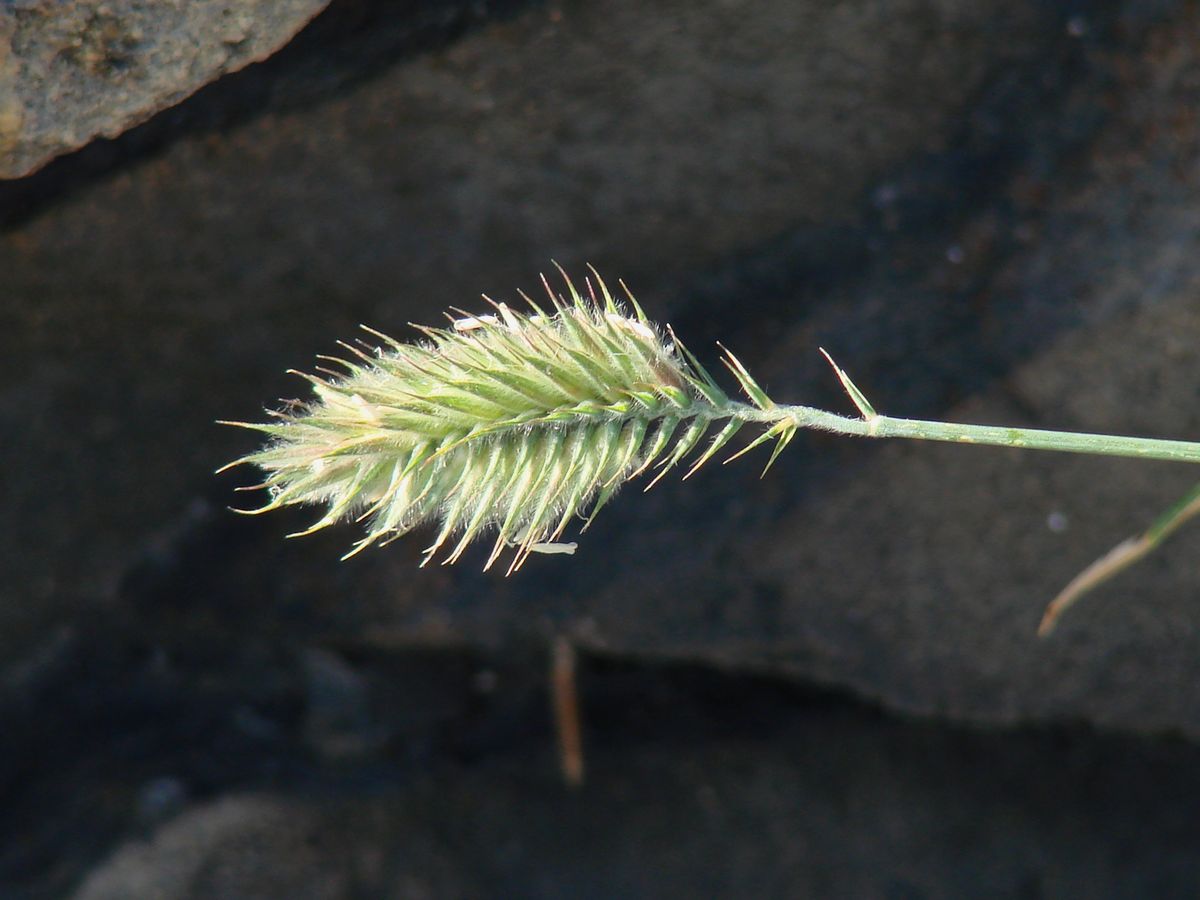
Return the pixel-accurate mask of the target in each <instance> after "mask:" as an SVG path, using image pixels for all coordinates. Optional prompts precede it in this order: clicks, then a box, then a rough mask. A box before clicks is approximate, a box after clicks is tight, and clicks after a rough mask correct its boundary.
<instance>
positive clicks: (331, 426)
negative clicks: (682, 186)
mask: <svg viewBox="0 0 1200 900" xmlns="http://www.w3.org/2000/svg"><path fill="white" fill-rule="evenodd" d="M593 276H594V278H595V288H593V287H592V285H591V283H590V282H589V284H588V287H587V295H586V297H585V296H584V295H581V294H580V293H579V292H578V291H577V290H576V289H575V287H574V285H572V284H571V282H570V280H569V279H567V281H566V285H567V289H568V294H569V297H568V298H562V297H560V296H558V295H557V294H555V292H554V291H553V290H552V289H551V288H550V287H549V285H548V284H547V286H546V290H547V293H548V294H549V300H550V305H551V309H550V310H549V311H547V310H543V309H541V308H539V307H538V306H537V305H536V304H534V303H533V301H531V300H528V298H525V299H526V301H527V302H528V303H529V306H530V312H528V313H522V312H517V311H515V310H513V309H510V308H509V307H508V306H506V305H505V304H497V303H492V307H493V310H492V312H491V313H489V314H488V315H477V316H472V315H468V314H466V313H462V318H458V319H452V320H451V325H450V327H448V328H420V329H419V330H420V331H421V332H422V334H423V335H424V337H425V338H426V340H425V341H424V342H422V343H414V344H406V343H400V342H397V341H395V340H392V339H391V338H388V337H386V336H385V335H382V334H379V333H377V332H370V333H371V334H372V335H373V336H374V337H375V338H377V339H378V340H380V341H382V343H383V346H382V347H381V348H379V349H376V350H373V351H371V352H365V351H363V350H360V349H358V348H355V347H352V346H350V345H347V344H343V345H342V346H343V347H345V348H346V349H347V350H348V351H349V354H350V357H349V358H348V359H336V360H333V361H334V362H336V363H337V364H338V365H340V366H341V367H342V368H343V369H344V370H345V371H344V372H332V371H328V370H322V371H323V375H324V377H318V376H315V375H305V374H302V373H296V374H301V375H302V377H304V378H306V379H307V380H308V381H309V382H310V383H311V384H312V387H313V391H314V393H315V394H316V398H315V399H314V400H312V401H310V402H308V403H306V404H300V403H295V404H293V405H292V407H291V408H290V409H288V410H287V411H284V412H278V413H272V414H271V415H272V416H273V417H274V421H271V422H267V423H262V424H252V423H242V422H229V423H225V424H231V425H239V426H242V427H245V428H251V429H254V430H256V431H259V432H262V433H264V434H266V435H267V436H268V437H269V439H270V440H269V442H268V443H267V445H266V446H265V447H264V448H263V449H261V450H259V451H257V452H255V453H251V454H249V455H248V456H245V457H243V458H241V459H239V460H237V461H236V462H234V463H231V464H230V465H238V464H241V463H251V464H253V465H256V466H258V467H259V468H261V469H262V470H263V472H264V473H265V475H266V478H265V481H264V484H263V486H264V487H266V488H267V489H268V491H269V494H270V499H269V501H268V502H267V503H266V505H264V506H263V507H261V508H259V509H257V510H252V511H251V512H253V513H261V512H266V511H268V510H272V509H277V508H279V507H283V506H291V505H296V504H313V505H319V506H324V507H326V511H325V514H324V515H323V516H321V517H320V519H318V520H317V521H316V522H315V523H314V524H313V525H312V526H311V527H310V528H308V529H306V530H305V531H303V532H301V534H309V533H311V532H313V531H316V530H318V529H320V528H324V527H325V526H327V525H330V524H332V523H333V522H336V521H338V520H340V519H345V518H356V519H358V520H359V521H362V522H364V523H365V528H366V535H365V536H364V537H363V538H362V539H361V540H360V541H358V543H357V544H355V545H354V548H353V549H352V550H351V551H350V553H349V554H347V556H350V555H353V554H354V553H357V552H359V551H360V550H362V549H364V548H365V547H368V546H370V545H372V544H375V543H378V542H386V541H388V540H391V539H394V538H396V537H398V536H400V535H402V534H405V533H406V532H408V531H410V530H411V529H413V528H414V527H416V526H418V525H420V524H422V523H426V522H436V523H440V527H439V528H438V529H437V533H436V536H435V538H434V540H433V543H432V544H431V545H430V546H429V547H428V548H427V550H426V552H425V559H424V562H423V563H422V565H424V564H425V563H427V562H429V560H430V559H432V558H433V557H434V555H435V554H437V553H438V551H439V550H441V549H442V548H448V550H447V552H446V553H445V558H444V561H445V562H454V561H455V560H456V559H458V558H459V556H460V555H461V554H462V552H463V550H464V549H465V548H466V547H467V546H468V545H469V544H470V543H471V541H472V540H473V539H474V538H476V537H478V536H480V535H481V534H484V533H486V532H494V533H495V543H494V546H493V549H492V552H491V554H490V556H489V558H488V560H487V567H490V566H491V565H492V564H493V563H494V562H495V561H496V559H497V558H498V557H499V555H500V554H501V552H502V551H503V550H504V549H505V548H508V547H511V548H514V551H515V552H514V554H513V558H512V563H511V565H510V567H509V571H510V572H511V571H513V570H514V569H516V568H519V567H520V566H521V565H522V563H523V562H524V560H525V559H526V558H527V557H528V556H529V554H530V553H531V552H535V551H541V552H556V551H557V552H572V551H573V549H574V545H573V544H570V545H566V544H557V543H556V542H557V541H558V539H559V537H560V536H561V535H562V534H563V532H564V531H565V529H566V528H567V526H568V525H569V523H570V521H571V519H572V518H573V517H574V516H575V515H577V514H584V511H585V510H586V509H588V507H589V506H591V510H590V515H594V514H595V512H596V510H598V509H599V507H600V506H602V505H603V504H604V503H606V502H607V501H608V500H609V498H610V497H611V496H612V495H613V493H614V492H615V491H616V490H617V489H618V488H619V487H620V486H621V485H622V484H623V483H624V482H626V481H627V480H628V479H629V478H631V477H632V476H634V475H635V474H638V473H641V472H644V471H646V470H647V469H648V468H650V467H651V466H653V465H655V464H658V465H659V466H660V467H661V472H660V473H659V475H658V477H662V475H663V474H665V473H666V471H668V470H669V469H671V468H673V467H674V466H675V465H676V464H677V463H678V462H680V461H681V460H682V459H683V457H684V456H686V454H687V453H688V452H689V451H690V450H691V449H692V448H694V447H695V446H697V445H698V444H699V442H700V440H701V439H702V438H703V436H704V434H705V433H706V432H707V431H708V430H709V426H710V425H711V424H712V423H713V422H714V421H717V420H720V419H730V416H731V413H732V411H733V408H734V407H735V406H740V404H734V403H733V402H732V401H731V400H730V399H729V398H728V397H727V396H726V395H725V394H724V392H722V391H721V389H720V388H719V387H718V386H717V385H716V383H715V382H714V381H713V379H712V378H711V376H710V375H709V374H708V373H707V372H706V371H704V369H703V368H702V367H701V366H700V364H699V362H697V361H696V360H695V358H694V357H692V356H691V354H689V353H687V351H686V350H684V349H683V347H682V345H681V344H679V342H678V341H677V340H676V339H675V338H674V335H673V334H672V335H670V336H669V338H664V336H663V335H662V334H660V333H659V331H658V330H657V328H656V327H655V326H654V325H653V324H651V323H650V322H648V321H647V319H646V317H645V315H644V314H643V313H642V311H641V309H640V308H639V307H638V306H637V303H636V301H634V299H633V297H632V295H630V296H629V303H630V304H631V306H632V310H633V312H632V314H631V313H630V312H629V310H627V309H626V308H625V307H624V305H623V304H620V303H618V302H617V301H615V300H614V299H613V297H612V296H611V294H610V293H609V291H608V289H607V287H606V286H605V285H604V282H603V281H601V280H600V278H599V276H598V275H596V274H595V272H594V270H593ZM565 277H566V276H565V274H564V278H565ZM543 281H544V279H543ZM597 289H598V291H599V297H597V296H596V290H597ZM626 293H628V292H626ZM485 299H486V298H485ZM488 302H489V303H491V301H488ZM327 359H330V358H327ZM735 374H737V377H738V379H739V381H740V382H741V383H742V385H743V387H746V389H747V390H748V391H750V392H751V397H752V398H753V399H754V401H755V403H756V404H759V405H761V403H762V402H766V403H769V402H770V401H768V400H766V395H765V394H762V392H761V389H759V388H758V386H757V385H756V384H754V382H753V380H752V379H750V378H749V375H748V374H746V373H745V372H744V370H741V369H740V366H739V367H738V369H735ZM760 398H761V399H760ZM741 424H742V423H741V422H740V421H738V420H737V419H730V420H729V422H728V423H727V424H726V425H725V426H724V428H723V429H722V430H721V431H720V432H719V433H718V434H717V435H716V437H715V438H714V439H713V440H712V441H711V443H710V444H709V446H708V447H707V448H706V449H705V451H704V453H703V455H702V456H701V457H700V459H699V461H698V462H697V463H696V464H695V465H694V466H693V467H692V469H691V472H694V471H695V470H696V469H697V468H699V466H700V465H701V464H703V463H704V462H705V461H706V460H707V459H708V458H710V457H711V456H712V455H713V454H714V453H716V452H717V451H718V450H719V449H720V448H721V447H722V446H723V445H724V444H725V443H726V441H728V440H729V439H730V438H731V437H732V436H733V433H734V432H736V431H737V429H738V427H740V425H741ZM691 472H689V473H688V474H691ZM655 480H657V479H655ZM589 522H590V516H589Z"/></svg>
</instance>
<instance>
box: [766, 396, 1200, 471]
mask: <svg viewBox="0 0 1200 900" xmlns="http://www.w3.org/2000/svg"><path fill="white" fill-rule="evenodd" d="M747 412H748V413H749V414H748V415H747V416H746V418H748V419H754V420H758V421H763V422H778V421H781V420H786V419H791V420H792V421H793V422H794V423H795V424H796V426H797V427H798V428H815V429H819V430H821V431H832V432H835V433H837V434H845V435H853V436H858V437H876V438H890V437H893V438H912V439H914V440H923V441H949V442H951V443H956V444H988V445H992V446H997V447H1019V448H1022V449H1028V450H1058V451H1061V452H1064V453H1092V454H1099V455H1102V456H1126V457H1133V458H1137V459H1163V460H1171V461H1175V462H1200V443H1197V442H1191V441H1165V440H1157V439H1154V438H1138V437H1122V436H1118V435H1109V434H1085V433H1081V432H1074V431H1045V430H1042V429H1038V428H1010V427H1007V426H996V425H959V424H955V423H951V422H928V421H922V420H920V419H896V418H893V417H891V416H881V415H879V414H877V413H875V414H872V415H869V416H864V417H863V418H849V417H846V416H839V415H836V414H834V413H830V412H825V411H824V410H820V409H814V408H812V407H809V406H778V407H775V408H774V409H767V410H749V409H748V410H747ZM872 412H873V411H872Z"/></svg>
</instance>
